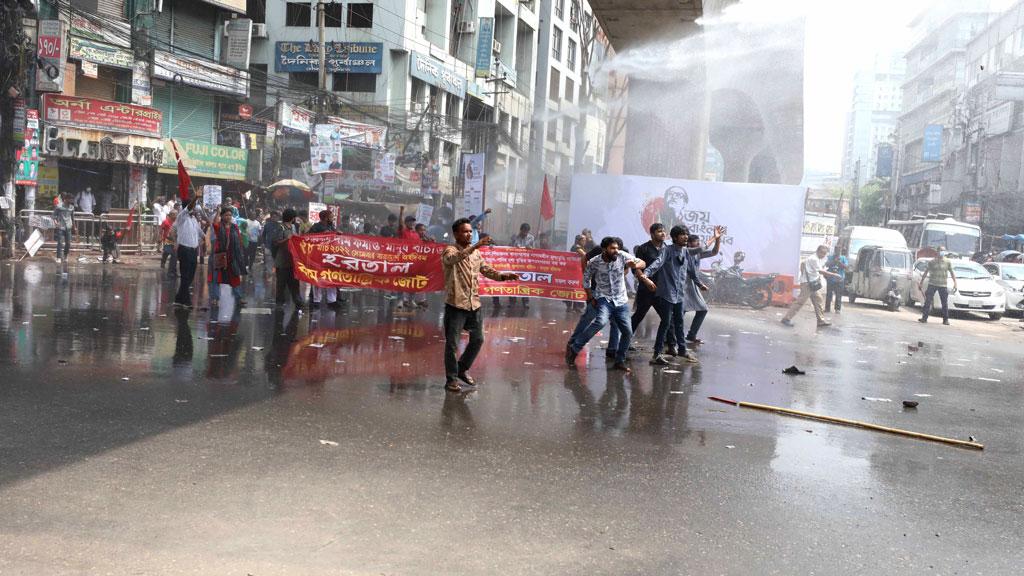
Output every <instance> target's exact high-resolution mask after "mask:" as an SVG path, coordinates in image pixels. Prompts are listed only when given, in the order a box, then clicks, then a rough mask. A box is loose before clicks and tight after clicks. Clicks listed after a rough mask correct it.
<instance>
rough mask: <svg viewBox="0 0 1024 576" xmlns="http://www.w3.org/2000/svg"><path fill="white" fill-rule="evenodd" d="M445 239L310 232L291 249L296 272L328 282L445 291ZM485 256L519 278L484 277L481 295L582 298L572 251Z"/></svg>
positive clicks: (501, 250) (503, 251)
mask: <svg viewBox="0 0 1024 576" xmlns="http://www.w3.org/2000/svg"><path fill="white" fill-rule="evenodd" d="M445 246H446V245H445V244H435V243H420V242H410V241H405V240H397V239H392V238H380V237H376V236H353V235H348V234H309V235H306V236H294V237H292V239H291V240H290V241H289V244H288V249H289V250H290V251H291V253H292V258H293V259H294V261H295V269H294V270H295V277H296V278H297V279H299V280H301V281H303V282H309V283H310V284H313V285H316V286H320V287H322V288H329V287H355V288H370V289H378V290H392V291H396V292H440V291H442V290H444V270H443V268H442V265H441V253H442V252H444V249H445ZM482 254H483V256H484V260H486V261H487V263H488V264H489V265H490V266H491V267H492V268H494V269H496V270H499V271H501V272H515V273H517V274H518V275H519V281H518V282H495V281H492V280H488V279H487V278H484V277H483V276H481V277H480V295H481V296H518V297H524V296H525V297H533V298H554V299H559V300H580V301H582V300H584V299H585V297H586V295H585V293H584V291H583V288H582V283H583V274H582V270H581V268H580V259H579V256H577V255H575V254H571V253H568V252H552V251H548V250H524V249H519V248H508V247H493V248H486V249H484V250H482Z"/></svg>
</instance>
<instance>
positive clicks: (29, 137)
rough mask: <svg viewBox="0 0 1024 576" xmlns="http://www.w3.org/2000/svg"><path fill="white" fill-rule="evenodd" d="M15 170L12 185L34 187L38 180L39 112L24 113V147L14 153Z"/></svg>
mask: <svg viewBox="0 0 1024 576" xmlns="http://www.w3.org/2000/svg"><path fill="white" fill-rule="evenodd" d="M14 155H15V159H16V161H17V170H16V172H15V175H14V183H15V184H18V185H21V186H35V185H36V182H37V181H38V179H39V111H38V110H26V111H25V146H24V147H22V148H18V149H17V150H15V152H14Z"/></svg>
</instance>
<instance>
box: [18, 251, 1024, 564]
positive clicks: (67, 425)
mask: <svg viewBox="0 0 1024 576" xmlns="http://www.w3.org/2000/svg"><path fill="white" fill-rule="evenodd" d="M55 270H56V265H55V264H54V263H52V262H48V261H44V260H37V261H34V262H27V263H20V264H11V263H7V262H4V263H0V329H2V330H0V334H2V336H0V338H2V341H0V342H2V352H0V374H2V376H0V382H2V384H0V574H3V575H8V574H19V575H20V574H31V575H40V574H161V575H163V574H240V575H245V574H252V575H256V576H263V575H268V574H986V575H988V574H1020V573H1021V571H1022V566H1024V504H1022V502H1024V490H1022V488H1024V458H1022V445H1024V432H1022V430H1024V410H1022V406H1024V403H1022V400H1024V399H1022V381H1024V379H1022V367H1024V361H1022V356H1021V354H1020V349H1021V344H1022V343H1024V332H1021V331H1020V329H1019V328H1018V327H1017V326H1018V324H1017V322H1016V321H1015V320H1004V321H1002V322H989V321H985V320H980V319H979V320H966V319H954V325H953V326H951V327H948V328H947V327H943V326H941V325H939V324H938V323H937V322H935V323H933V324H929V325H927V326H922V325H920V324H918V323H917V322H915V316H914V314H913V312H910V311H906V312H900V313H896V314H892V313H888V312H884V311H882V310H881V309H880V308H879V307H878V306H876V305H874V304H871V303H866V304H863V305H862V304H860V303H858V304H857V305H856V306H847V307H846V308H845V309H844V312H843V314H842V316H840V317H837V318H836V323H835V326H834V327H833V328H829V329H826V330H822V331H817V330H816V329H815V328H814V327H813V316H812V314H811V312H810V310H809V309H807V310H805V311H803V312H802V313H801V314H800V315H799V316H798V317H797V322H798V326H797V327H796V328H794V329H789V328H785V327H783V326H781V325H780V324H779V323H778V318H779V316H780V315H781V310H780V309H767V310H763V311H758V312H755V311H746V310H739V309H723V308H719V309H715V310H713V311H712V313H711V315H710V316H709V317H708V320H707V322H706V323H705V327H704V330H703V336H704V338H705V339H706V340H707V344H705V345H704V346H703V347H702V348H701V349H700V350H699V352H698V355H699V357H700V358H701V361H702V362H701V364H700V365H699V366H693V367H690V366H685V367H677V368H674V369H662V368H654V367H651V366H648V365H647V363H646V361H647V359H648V357H647V354H648V353H647V352H645V351H643V350H641V351H639V352H637V353H636V359H637V360H636V362H635V363H634V372H633V373H632V374H629V375H622V374H621V373H615V372H609V371H607V370H606V368H605V364H604V360H603V351H602V350H600V349H599V348H596V346H599V344H598V343H597V342H595V343H593V344H592V346H591V348H590V354H593V356H590V357H589V358H588V357H587V353H584V354H583V355H581V358H580V361H579V366H578V368H577V369H575V370H567V369H566V368H565V367H564V365H563V360H562V350H563V348H564V342H565V339H566V337H567V331H569V330H571V329H572V327H573V325H574V322H575V319H576V316H575V315H573V314H571V313H567V312H566V311H565V308H564V306H563V305H562V304H561V303H556V302H540V301H534V302H533V305H532V307H531V308H530V309H529V311H526V310H522V309H520V308H515V309H509V308H507V307H506V308H504V309H502V310H501V311H500V312H493V311H491V310H490V303H489V302H488V303H487V304H486V305H485V307H486V308H487V309H488V318H487V323H486V330H487V343H486V345H485V348H484V351H483V352H482V354H481V356H480V359H479V360H478V362H477V366H476V367H475V370H474V374H475V376H476V378H477V379H478V380H479V381H482V382H483V385H482V386H481V387H480V390H479V391H477V392H474V393H471V394H468V395H464V396H456V395H451V394H446V393H445V392H444V390H443V389H442V385H443V378H442V374H443V370H442V364H441V347H442V343H443V341H442V338H443V336H442V333H441V329H440V322H441V320H440V306H439V300H438V299H437V298H436V297H435V298H434V299H432V300H431V309H430V310H428V311H426V312H416V313H411V314H406V313H403V312H401V311H396V310H395V308H394V304H395V302H393V301H388V300H384V299H383V298H382V296H381V295H380V294H379V293H354V294H350V295H349V298H350V305H349V306H348V308H347V309H345V310H344V311H342V312H338V313H335V312H333V311H320V312H314V313H312V314H309V315H303V316H301V317H300V316H297V315H295V314H292V313H291V310H290V309H288V310H286V311H285V313H283V314H281V313H277V314H275V313H271V312H270V311H269V310H264V309H262V308H264V307H266V306H268V304H266V303H265V302H264V301H265V300H266V299H268V296H267V294H266V293H265V291H264V287H263V285H262V284H261V283H260V284H257V285H250V286H248V290H249V306H250V308H248V309H247V310H246V312H245V313H242V314H238V315H235V316H234V317H233V318H230V319H227V321H225V322H213V321H212V320H215V319H216V314H212V313H211V312H209V311H201V310H197V311H195V312H193V313H191V314H177V313H176V312H175V311H174V309H173V308H171V306H170V305H169V304H170V302H171V301H172V299H173V285H172V283H169V282H166V281H164V280H162V279H161V276H160V274H159V271H158V270H156V269H155V268H154V267H153V265H152V264H151V263H150V264H149V265H148V267H142V268H139V267H117V268H115V267H113V266H109V265H108V266H107V267H103V266H102V265H99V264H79V263H77V262H75V263H73V264H72V265H71V266H70V270H69V274H68V276H67V278H66V279H61V278H60V277H59V276H57V275H56V274H55V273H54V272H55ZM652 317H653V314H652ZM652 327H653V325H652V324H651V323H650V322H648V323H647V324H645V326H644V327H643V328H641V334H640V341H639V345H640V346H641V347H642V348H643V347H644V346H645V345H646V346H648V347H649V345H650V341H651V338H650V337H651V336H652V335H653V334H652V333H651V332H650V330H651V328H652ZM599 338H600V337H599ZM919 341H920V342H923V343H924V346H923V347H922V348H921V349H920V350H919V351H916V352H912V351H910V350H909V349H908V344H913V345H917V343H918V342H919ZM791 364H796V365H798V366H800V367H801V368H804V369H806V370H807V375H806V376H798V377H790V376H784V375H783V374H781V369H782V368H784V367H786V366H789V365H791ZM670 370H677V371H678V372H676V373H673V372H671V371H670ZM925 394H927V395H929V396H917V395H925ZM711 395H717V396H725V397H729V398H734V399H737V400H748V401H753V402H763V403H767V404H773V405H779V406H785V407H790V408H797V409H802V410H808V411H814V412H820V413H826V414H831V415H836V416H842V417H846V418H853V419H859V420H865V421H870V422H874V423H878V424H883V425H887V426H894V427H899V428H906V429H911V430H915V431H920V432H926V433H932V434H938V435H943V436H950V437H955V438H960V439H967V438H968V437H969V436H974V437H976V438H977V440H978V441H979V442H982V443H984V444H985V445H986V449H985V450H984V451H983V452H976V451H970V450H965V449H959V448H953V447H949V446H945V445H940V444H936V443H931V442H926V441H920V440H913V439H908V438H902V437H896V436H891V435H886V434H882V433H877V432H871V431H865V430H858V429H852V428H846V427H841V426H836V425H831V424H826V423H821V422H814V421H807V420H800V419H795V418H789V417H784V416H778V415H773V414H767V413H761V412H757V411H752V410H746V409H740V408H735V407H732V406H727V405H723V404H718V403H715V402H712V401H709V400H708V399H707V397H708V396H711ZM862 397H868V398H876V399H889V400H891V402H885V401H872V400H864V399H862ZM904 399H913V400H918V401H919V402H920V406H919V407H918V408H917V409H916V410H905V409H903V408H902V406H901V404H900V401H901V400H904Z"/></svg>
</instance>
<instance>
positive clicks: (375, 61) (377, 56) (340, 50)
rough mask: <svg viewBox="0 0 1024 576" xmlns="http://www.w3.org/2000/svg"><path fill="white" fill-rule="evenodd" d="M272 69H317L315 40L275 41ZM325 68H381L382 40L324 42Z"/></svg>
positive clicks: (374, 70) (370, 70)
mask: <svg viewBox="0 0 1024 576" xmlns="http://www.w3.org/2000/svg"><path fill="white" fill-rule="evenodd" d="M274 52H275V54H274V56H275V58H274V71H275V72H318V71H319V70H320V43H319V42H313V41H309V42H278V43H277V44H276V46H275V49H274ZM326 52H327V58H326V63H327V71H328V72H331V73H333V72H356V73H360V74H380V73H381V71H382V70H383V62H384V44H382V43H380V42H328V43H327V50H326Z"/></svg>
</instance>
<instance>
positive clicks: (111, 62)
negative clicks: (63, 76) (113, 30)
mask: <svg viewBox="0 0 1024 576" xmlns="http://www.w3.org/2000/svg"><path fill="white" fill-rule="evenodd" d="M70 58H71V59H72V60H82V61H83V62H93V63H95V64H103V65H104V66H112V67H114V68H124V69H127V70H130V69H131V68H132V65H133V64H134V63H135V56H134V55H133V54H132V52H131V50H125V49H123V48H118V47H117V46H111V45H110V44H103V43H101V42H93V41H92V40H87V39H85V38H79V37H77V36H72V37H71V49H70Z"/></svg>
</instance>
